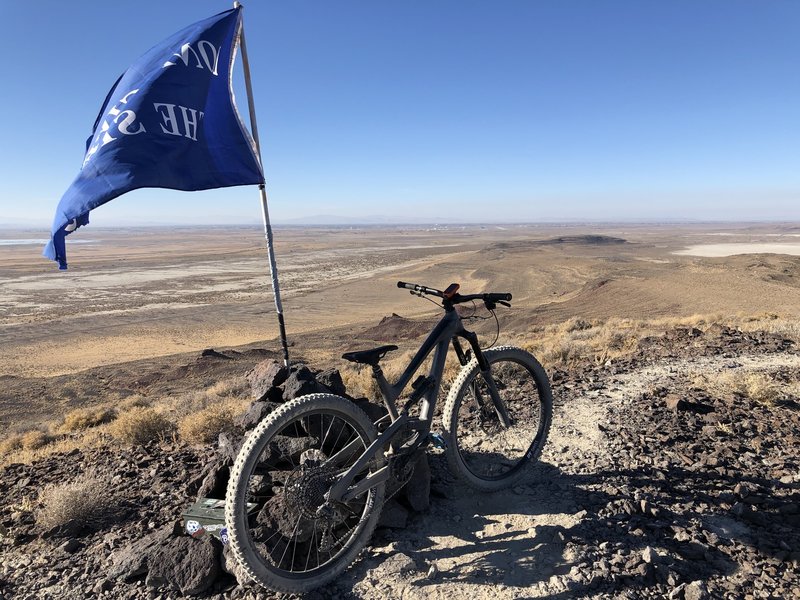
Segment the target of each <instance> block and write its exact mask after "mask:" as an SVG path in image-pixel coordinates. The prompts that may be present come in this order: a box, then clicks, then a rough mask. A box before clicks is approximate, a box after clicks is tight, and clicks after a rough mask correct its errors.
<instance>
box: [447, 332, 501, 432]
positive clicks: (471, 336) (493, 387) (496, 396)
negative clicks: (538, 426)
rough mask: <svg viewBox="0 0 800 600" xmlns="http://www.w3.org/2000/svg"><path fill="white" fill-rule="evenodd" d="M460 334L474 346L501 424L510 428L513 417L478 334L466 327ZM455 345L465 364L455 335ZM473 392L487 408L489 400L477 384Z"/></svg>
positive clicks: (460, 358)
mask: <svg viewBox="0 0 800 600" xmlns="http://www.w3.org/2000/svg"><path fill="white" fill-rule="evenodd" d="M458 335H459V336H461V337H463V338H464V339H465V340H467V341H468V342H469V345H470V347H471V348H472V353H473V354H474V356H475V360H476V361H477V362H478V367H479V368H480V370H481V375H483V379H484V381H486V387H487V388H488V389H489V397H490V398H491V400H492V404H493V405H494V410H495V412H496V413H497V418H498V419H499V420H500V424H501V425H502V426H503V428H504V429H508V428H509V427H510V426H511V417H510V416H509V414H508V408H507V407H506V404H505V402H503V399H502V398H501V397H500V393H499V392H498V391H497V384H496V383H495V381H494V378H493V377H492V370H491V367H490V365H489V361H488V360H486V357H485V356H484V354H483V351H482V350H481V346H480V344H479V343H478V336H477V335H476V334H475V332H474V331H467V330H466V329H462V330H461V331H460V332H459V333H458ZM453 347H454V348H455V350H456V355H457V356H458V359H459V361H460V362H461V364H465V363H464V362H463V361H462V357H463V358H464V359H465V360H466V355H465V354H464V351H463V349H462V348H461V344H460V343H459V341H458V340H457V339H456V338H455V337H453ZM473 392H474V394H475V399H476V400H477V401H478V404H480V405H481V408H487V402H486V400H485V399H484V398H483V395H482V394H481V393H480V390H478V388H477V386H475V387H474V388H473Z"/></svg>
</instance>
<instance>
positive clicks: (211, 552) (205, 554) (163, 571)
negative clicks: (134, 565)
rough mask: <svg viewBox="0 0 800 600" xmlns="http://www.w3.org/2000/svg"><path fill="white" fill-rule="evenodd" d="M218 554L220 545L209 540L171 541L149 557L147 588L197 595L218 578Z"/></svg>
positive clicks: (215, 540) (206, 538)
mask: <svg viewBox="0 0 800 600" xmlns="http://www.w3.org/2000/svg"><path fill="white" fill-rule="evenodd" d="M221 553H222V544H221V543H220V542H219V541H218V540H217V539H215V538H213V537H211V536H206V537H204V538H202V539H200V540H196V539H194V538H191V537H189V536H181V537H177V538H172V539H170V540H169V541H168V542H167V543H166V544H164V545H162V546H159V547H158V548H157V549H156V550H155V551H154V552H153V553H152V555H151V557H150V561H149V570H148V573H147V585H148V586H149V587H162V586H167V587H170V588H173V589H176V590H177V591H179V592H180V593H181V594H186V595H189V596H195V595H197V594H201V593H203V592H204V591H206V590H207V589H209V588H210V587H211V586H212V585H213V584H214V581H215V580H216V579H217V577H218V576H219V574H220V570H221V569H220V555H221Z"/></svg>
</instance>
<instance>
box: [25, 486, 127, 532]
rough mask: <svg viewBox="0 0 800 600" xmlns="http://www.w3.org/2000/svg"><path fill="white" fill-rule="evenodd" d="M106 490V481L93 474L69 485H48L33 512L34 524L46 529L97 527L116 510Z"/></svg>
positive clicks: (112, 499)
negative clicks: (82, 525)
mask: <svg viewBox="0 0 800 600" xmlns="http://www.w3.org/2000/svg"><path fill="white" fill-rule="evenodd" d="M109 489H110V486H109V485H108V482H107V481H105V480H103V479H101V478H100V477H98V476H97V475H95V474H92V473H87V474H84V475H80V476H79V477H77V478H76V479H74V480H73V481H71V482H69V483H62V484H50V485H48V486H46V487H45V488H44V489H42V491H41V493H40V494H39V501H40V503H41V508H40V509H39V510H38V511H37V513H36V522H37V524H38V525H39V526H40V527H41V528H42V529H45V530H47V529H52V528H54V527H60V526H62V525H67V524H68V523H71V522H75V523H81V524H86V525H89V526H97V525H99V524H101V523H103V522H104V521H105V520H106V519H108V517H109V516H110V515H111V514H112V513H113V511H114V509H115V507H116V501H115V500H114V498H113V496H112V495H111V494H110V493H109V492H108V490H109Z"/></svg>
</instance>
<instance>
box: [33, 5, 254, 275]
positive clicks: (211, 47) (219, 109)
mask: <svg viewBox="0 0 800 600" xmlns="http://www.w3.org/2000/svg"><path fill="white" fill-rule="evenodd" d="M240 28H241V8H234V9H232V10H228V11H225V12H223V13H220V14H218V15H216V16H214V17H211V18H209V19H205V20H203V21H200V22H198V23H195V24H194V25H190V26H189V27H187V28H185V29H183V30H182V31H179V32H178V33H176V34H175V35H173V36H172V37H170V38H169V39H167V40H165V41H164V42H163V43H161V44H159V45H157V46H155V47H153V48H151V49H150V50H149V51H148V52H147V53H146V54H145V55H144V56H142V57H141V58H140V59H139V60H138V61H137V62H136V63H134V64H133V65H132V66H131V67H130V68H129V69H128V70H127V71H125V73H123V74H122V76H121V77H120V78H119V79H118V80H117V82H116V83H115V84H114V86H113V87H112V88H111V91H110V92H109V93H108V96H107V97H106V100H105V102H104V103H103V106H102V108H101V110H100V114H98V116H97V120H96V121H95V124H94V133H93V135H92V136H91V137H90V138H89V139H88V141H87V144H86V155H85V157H84V159H83V166H82V168H81V171H80V173H79V174H78V176H77V177H76V178H75V181H73V183H72V185H71V186H70V187H69V189H68V190H67V191H66V193H65V194H64V195H63V196H62V198H61V201H60V202H59V203H58V207H57V208H56V216H55V219H54V220H53V227H52V229H51V232H50V233H51V239H50V242H49V243H48V244H47V246H46V247H45V249H44V256H46V257H47V258H50V259H52V260H55V261H58V265H59V268H60V269H66V268H67V256H66V245H65V240H64V238H65V236H66V235H68V234H70V233H72V232H73V231H74V230H75V229H77V228H78V227H81V226H82V225H86V224H88V223H89V211H90V210H92V209H94V208H97V207H98V206H100V205H101V204H105V203H106V202H108V201H109V200H113V199H114V198H116V197H117V196H120V195H122V194H124V193H125V192H129V191H131V190H135V189H138V188H144V187H159V188H170V189H176V190H186V191H191V190H207V189H212V188H220V187H229V186H235V185H250V184H261V183H263V182H264V175H263V173H262V170H261V164H260V161H259V158H258V152H257V151H256V147H255V144H254V142H253V139H252V137H251V136H250V133H249V132H248V131H247V129H246V128H245V126H244V124H243V123H242V120H241V119H240V117H239V114H238V112H237V111H236V106H235V104H234V100H233V88H232V84H231V78H232V72H231V71H232V68H233V59H234V57H235V46H236V43H237V39H238V35H239V31H240Z"/></svg>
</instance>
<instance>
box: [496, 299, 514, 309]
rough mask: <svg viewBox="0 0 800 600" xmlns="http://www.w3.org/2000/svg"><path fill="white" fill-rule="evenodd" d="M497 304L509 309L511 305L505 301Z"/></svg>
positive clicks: (499, 301)
mask: <svg viewBox="0 0 800 600" xmlns="http://www.w3.org/2000/svg"><path fill="white" fill-rule="evenodd" d="M497 303H498V304H502V305H503V306H505V307H508V308H511V303H510V302H506V301H505V300H498V301H497Z"/></svg>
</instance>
